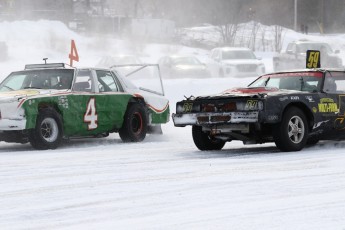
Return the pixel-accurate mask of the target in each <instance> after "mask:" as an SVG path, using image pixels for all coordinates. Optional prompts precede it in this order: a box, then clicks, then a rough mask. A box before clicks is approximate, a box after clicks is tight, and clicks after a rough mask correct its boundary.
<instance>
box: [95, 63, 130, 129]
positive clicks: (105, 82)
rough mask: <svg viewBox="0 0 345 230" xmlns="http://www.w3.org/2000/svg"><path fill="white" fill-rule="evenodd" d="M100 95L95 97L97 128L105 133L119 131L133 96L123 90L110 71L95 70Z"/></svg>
mask: <svg viewBox="0 0 345 230" xmlns="http://www.w3.org/2000/svg"><path fill="white" fill-rule="evenodd" d="M95 74H96V85H97V89H98V93H97V95H96V97H95V99H96V102H95V105H96V110H97V116H98V123H97V126H98V127H97V128H98V129H99V130H101V131H103V132H108V131H111V130H113V129H119V128H121V126H122V122H123V119H124V116H125V113H126V110H127V105H128V103H129V100H130V98H132V94H130V93H126V92H124V90H123V87H122V86H121V84H120V82H119V81H118V79H117V78H116V76H115V75H114V72H112V71H109V70H95Z"/></svg>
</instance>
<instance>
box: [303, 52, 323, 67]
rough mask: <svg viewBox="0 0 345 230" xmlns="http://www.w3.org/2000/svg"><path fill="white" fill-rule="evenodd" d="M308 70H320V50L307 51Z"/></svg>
mask: <svg viewBox="0 0 345 230" xmlns="http://www.w3.org/2000/svg"><path fill="white" fill-rule="evenodd" d="M306 67H307V68H308V69H311V68H320V67H321V64H320V51H318V50H307V64H306Z"/></svg>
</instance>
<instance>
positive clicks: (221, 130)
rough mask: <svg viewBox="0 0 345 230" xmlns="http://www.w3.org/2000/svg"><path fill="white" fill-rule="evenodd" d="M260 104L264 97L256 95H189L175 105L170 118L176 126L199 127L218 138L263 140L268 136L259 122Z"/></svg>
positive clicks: (250, 141) (257, 141)
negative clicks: (200, 96) (190, 96)
mask: <svg viewBox="0 0 345 230" xmlns="http://www.w3.org/2000/svg"><path fill="white" fill-rule="evenodd" d="M264 107H265V99H264V98H263V97H258V96H254V97H253V96H246V97H243V96H242V97H213V98H212V97H206V98H195V99H194V98H192V99H187V100H183V101H181V102H178V103H177V104H176V114H173V115H172V119H173V122H174V125H175V126H176V127H184V126H187V125H192V126H201V127H202V131H203V132H206V133H208V134H209V135H210V137H212V138H215V139H219V140H222V141H232V140H241V141H243V142H244V143H245V144H249V143H263V142H265V141H267V139H269V137H267V135H265V133H269V132H266V131H265V129H266V127H263V126H262V125H261V119H262V114H264ZM258 133H260V135H258ZM265 139H266V140H265Z"/></svg>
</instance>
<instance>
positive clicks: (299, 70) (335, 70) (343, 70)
mask: <svg viewBox="0 0 345 230" xmlns="http://www.w3.org/2000/svg"><path fill="white" fill-rule="evenodd" d="M327 71H334V72H344V73H345V69H342V68H315V69H291V70H283V71H277V72H272V73H267V74H264V75H272V74H278V73H301V72H322V73H325V72H327ZM264 75H263V76H264Z"/></svg>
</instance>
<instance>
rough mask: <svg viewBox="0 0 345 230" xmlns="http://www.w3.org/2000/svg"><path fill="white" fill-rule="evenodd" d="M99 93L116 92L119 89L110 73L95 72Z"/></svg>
mask: <svg viewBox="0 0 345 230" xmlns="http://www.w3.org/2000/svg"><path fill="white" fill-rule="evenodd" d="M96 74H97V80H98V82H97V85H98V89H99V92H118V91H119V87H118V85H117V83H116V81H115V79H114V77H113V75H112V74H111V72H110V71H104V70H96Z"/></svg>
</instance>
